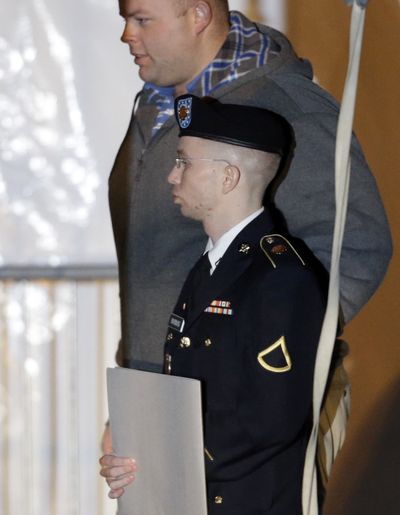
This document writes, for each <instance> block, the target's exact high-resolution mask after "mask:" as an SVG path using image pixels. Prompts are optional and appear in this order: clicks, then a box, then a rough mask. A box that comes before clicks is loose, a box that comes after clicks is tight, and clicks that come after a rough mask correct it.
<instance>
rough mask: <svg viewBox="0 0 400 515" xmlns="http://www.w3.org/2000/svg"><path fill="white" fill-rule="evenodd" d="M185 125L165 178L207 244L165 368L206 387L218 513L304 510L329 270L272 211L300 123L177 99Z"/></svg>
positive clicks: (174, 320)
mask: <svg viewBox="0 0 400 515" xmlns="http://www.w3.org/2000/svg"><path fill="white" fill-rule="evenodd" d="M176 117H177V120H178V122H179V126H180V137H181V139H180V141H179V144H178V151H177V156H178V157H177V158H176V165H175V167H174V168H173V170H172V171H171V173H170V174H169V177H168V182H169V183H170V184H171V185H172V186H173V187H172V195H173V198H174V203H175V204H177V205H178V206H179V207H180V210H181V213H182V214H183V215H184V216H185V217H188V218H191V219H193V220H196V221H199V222H201V223H202V226H203V229H204V231H205V233H206V234H207V236H208V237H209V240H208V244H207V248H206V250H207V252H206V253H205V254H204V255H203V257H201V259H200V260H199V261H198V262H197V264H196V265H195V266H194V268H193V269H192V270H191V272H190V273H189V276H188V278H187V280H186V282H185V284H184V286H183V289H182V291H181V293H180V295H179V298H178V301H177V303H176V306H175V309H174V311H173V313H172V315H171V317H170V322H169V329H168V333H167V338H166V342H165V372H166V373H168V374H174V375H179V376H184V377H190V378H194V379H198V380H200V381H201V382H202V394H203V420H204V444H205V464H206V481H207V497H208V513H209V515H213V514H214V513H215V514H216V513H221V514H226V515H255V514H258V513H260V514H261V513H263V514H264V515H267V514H291V515H296V514H300V513H301V512H302V509H301V485H302V471H303V466H304V457H305V451H306V447H307V443H308V438H309V434H310V429H311V416H312V409H311V408H312V390H313V370H314V363H315V355H316V350H317V347H318V341H319V335H320V330H321V326H322V321H323V318H324V312H325V305H326V297H327V272H326V270H325V269H324V268H323V267H322V265H321V264H320V263H319V262H318V261H317V260H316V259H315V257H314V256H313V255H312V253H311V252H310V251H309V249H308V248H307V247H306V246H305V245H304V244H303V243H302V242H300V241H299V240H296V239H293V238H292V237H291V236H289V235H288V234H287V233H285V232H283V231H285V229H284V228H282V227H279V222H277V221H276V220H274V215H273V210H272V206H271V204H270V203H269V202H268V203H266V205H265V206H263V199H264V194H265V191H266V188H267V186H268V185H270V184H271V181H272V180H273V179H274V177H275V175H276V173H277V171H278V169H279V167H280V164H282V163H281V161H282V159H285V158H286V159H287V158H288V156H289V151H290V148H291V146H292V133H291V129H290V126H289V125H288V124H287V123H286V121H285V120H284V119H283V118H282V117H280V116H278V115H276V114H275V113H272V112H271V111H268V110H264V109H260V108H256V107H248V106H239V105H231V104H221V103H220V102H218V101H217V100H213V99H205V100H202V99H199V98H197V97H195V96H193V95H184V96H181V97H178V98H177V100H176ZM261 129H262V130H261ZM289 173H290V172H289ZM113 459H114V460H123V458H113ZM183 459H184V457H183ZM122 463H124V464H125V465H126V466H129V465H130V460H129V459H128V458H126V459H125V462H122ZM142 467H145V464H144V463H143V464H142ZM108 472H109V471H108ZM114 472H115V470H114ZM138 473H139V474H140V469H139V471H138ZM120 480H121V481H125V483H121V486H122V485H123V486H126V485H127V484H129V483H130V482H131V478H129V477H127V478H121V479H120ZM110 484H111V486H112V481H111V482H110ZM115 493H116V495H118V494H120V493H122V492H121V491H118V492H115Z"/></svg>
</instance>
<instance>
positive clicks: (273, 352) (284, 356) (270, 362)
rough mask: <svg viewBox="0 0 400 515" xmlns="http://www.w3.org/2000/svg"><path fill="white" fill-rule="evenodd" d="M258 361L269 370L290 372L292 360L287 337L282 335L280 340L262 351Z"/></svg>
mask: <svg viewBox="0 0 400 515" xmlns="http://www.w3.org/2000/svg"><path fill="white" fill-rule="evenodd" d="M257 361H258V362H259V364H260V365H261V366H262V367H263V368H265V370H268V371H269V372H275V373H282V372H288V371H289V370H290V369H291V368H292V360H291V358H290V356H289V352H288V350H287V347H286V341H285V337H284V336H281V337H280V338H279V340H277V341H276V342H275V343H273V344H272V345H270V346H269V347H267V348H266V349H264V350H263V351H261V352H260V353H259V354H258V356H257Z"/></svg>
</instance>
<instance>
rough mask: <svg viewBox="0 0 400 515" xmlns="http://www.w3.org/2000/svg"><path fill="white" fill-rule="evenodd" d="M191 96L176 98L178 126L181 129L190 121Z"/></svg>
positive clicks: (187, 125)
mask: <svg viewBox="0 0 400 515" xmlns="http://www.w3.org/2000/svg"><path fill="white" fill-rule="evenodd" d="M192 100H193V99H192V98H191V97H186V98H181V99H179V100H178V104H177V109H176V110H177V113H178V121H179V127H181V128H182V129H186V128H187V127H189V125H190V122H191V121H192Z"/></svg>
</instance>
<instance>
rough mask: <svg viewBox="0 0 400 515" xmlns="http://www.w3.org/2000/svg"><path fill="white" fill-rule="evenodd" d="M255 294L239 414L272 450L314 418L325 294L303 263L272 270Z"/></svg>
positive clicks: (242, 338) (245, 340)
mask: <svg viewBox="0 0 400 515" xmlns="http://www.w3.org/2000/svg"><path fill="white" fill-rule="evenodd" d="M271 276H272V277H271ZM256 299H257V302H254V303H253V308H252V315H251V316H250V318H249V323H250V324H251V332H250V334H251V336H250V337H249V336H248V335H249V333H247V336H246V335H245V334H243V335H240V337H239V340H240V341H242V342H243V343H244V348H243V353H244V355H243V362H244V363H245V366H243V367H242V372H241V373H242V375H243V378H242V381H243V383H242V384H244V385H246V387H245V388H243V390H242V393H241V396H242V398H241V399H240V400H241V402H240V403H239V405H240V406H241V411H240V415H239V416H240V418H241V423H242V424H243V425H245V426H246V427H247V431H248V432H249V434H250V435H251V437H252V439H253V441H254V442H258V443H259V444H260V445H266V446H267V448H268V450H269V452H271V453H274V452H276V451H277V450H278V449H279V448H281V447H282V446H286V445H289V444H290V442H292V441H294V440H295V439H296V438H297V436H298V435H299V434H300V433H301V431H302V430H304V428H305V427H307V424H308V423H309V422H310V413H311V411H310V410H311V405H312V385H313V372H314V362H315V356H316V350H317V346H318V341H319V334H320V330H321V325H322V320H323V317H324V311H325V295H324V292H323V291H322V289H321V287H320V285H319V283H318V281H317V279H316V277H315V275H314V274H313V273H312V272H311V271H310V270H308V269H306V268H303V267H302V266H301V265H299V266H294V267H290V268H289V269H286V268H285V270H276V271H275V272H274V273H273V274H270V277H269V278H268V281H266V282H265V284H261V285H260V292H259V293H258V295H256ZM247 331H248V330H247Z"/></svg>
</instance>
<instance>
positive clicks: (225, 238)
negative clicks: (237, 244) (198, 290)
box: [204, 207, 264, 275]
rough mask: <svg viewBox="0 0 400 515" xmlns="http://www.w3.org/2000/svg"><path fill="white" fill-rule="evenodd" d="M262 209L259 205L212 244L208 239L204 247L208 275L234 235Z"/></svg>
mask: <svg viewBox="0 0 400 515" xmlns="http://www.w3.org/2000/svg"><path fill="white" fill-rule="evenodd" d="M263 211H264V208H263V207H261V208H260V209H257V211H255V212H254V213H252V214H251V215H249V216H247V217H246V218H245V219H244V220H242V221H241V222H239V223H238V224H236V225H235V226H234V227H232V228H231V229H229V231H227V232H226V233H224V234H223V235H222V236H221V237H220V238H219V239H218V240H217V241H216V242H215V244H213V242H212V240H211V238H209V239H208V242H207V245H206V248H205V251H204V253H206V252H208V258H209V260H210V263H211V269H210V275H211V274H212V273H213V272H214V270H215V268H216V266H217V265H218V263H219V261H220V260H221V258H222V256H223V255H224V254H225V252H226V250H227V249H228V247H229V245H230V244H231V243H232V241H233V240H234V239H235V238H236V236H237V235H238V234H239V233H240V232H241V231H242V230H243V229H244V228H245V227H246V225H248V224H249V223H250V222H252V221H253V220H254V219H255V218H257V216H259V215H260V214H261V213H262V212H263Z"/></svg>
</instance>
